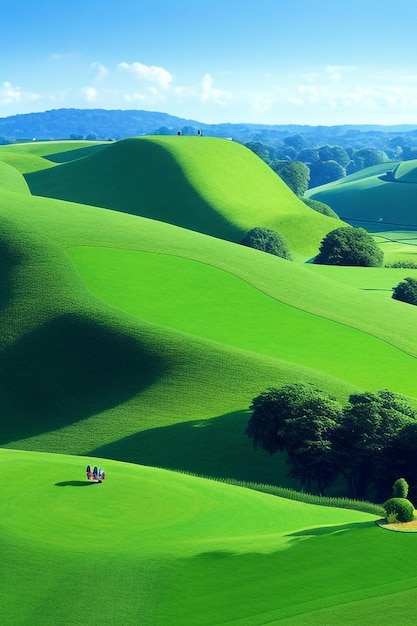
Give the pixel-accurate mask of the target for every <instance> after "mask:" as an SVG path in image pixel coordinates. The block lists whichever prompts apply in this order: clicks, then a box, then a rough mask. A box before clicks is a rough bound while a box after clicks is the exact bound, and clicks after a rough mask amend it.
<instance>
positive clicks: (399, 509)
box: [383, 498, 414, 522]
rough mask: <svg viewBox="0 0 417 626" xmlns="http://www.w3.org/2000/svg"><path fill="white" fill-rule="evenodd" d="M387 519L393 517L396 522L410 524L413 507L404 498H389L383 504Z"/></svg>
mask: <svg viewBox="0 0 417 626" xmlns="http://www.w3.org/2000/svg"><path fill="white" fill-rule="evenodd" d="M383 507H384V510H385V514H386V516H387V519H388V518H390V519H393V516H394V515H395V517H396V519H397V521H398V522H411V521H413V519H414V506H413V505H412V504H411V502H410V500H407V499H406V498H390V499H389V500H387V501H386V502H384V504H383Z"/></svg>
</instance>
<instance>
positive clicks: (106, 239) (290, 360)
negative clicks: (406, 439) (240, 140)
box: [0, 137, 417, 626]
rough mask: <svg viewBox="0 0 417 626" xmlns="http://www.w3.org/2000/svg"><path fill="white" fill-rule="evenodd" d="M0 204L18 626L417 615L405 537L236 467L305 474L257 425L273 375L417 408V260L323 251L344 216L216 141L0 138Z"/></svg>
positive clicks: (9, 595) (4, 525) (385, 620)
mask: <svg viewBox="0 0 417 626" xmlns="http://www.w3.org/2000/svg"><path fill="white" fill-rule="evenodd" d="M399 170H400V168H399V169H398V171H399ZM413 175H414V174H413V170H412V168H411V169H410V167H408V169H407V170H406V169H404V171H403V172H402V173H401V176H404V177H408V178H407V180H408V179H410V182H409V183H408V186H409V187H410V188H411V187H412V186H413V181H412V180H411V178H412V176H413ZM410 176H411V178H410ZM405 184H406V183H404V185H405ZM393 185H394V186H395V187H396V188H397V187H398V188H400V183H398V184H396V183H393ZM320 199H321V198H320ZM399 201H400V200H399ZM329 204H330V203H329ZM398 210H399V211H400V209H398ZM401 211H404V212H405V208H404V209H401ZM0 215H1V229H0V257H1V259H0V260H1V263H0V286H1V289H0V307H1V312H2V315H1V317H0V330H1V332H0V345H1V351H0V381H1V383H0V400H1V403H2V407H3V414H2V421H1V426H0V445H1V448H2V449H0V460H1V463H2V468H3V469H2V473H1V480H2V489H1V495H0V497H1V498H2V504H1V510H2V511H4V512H5V513H4V515H3V516H2V517H1V519H0V524H1V530H2V538H3V546H2V562H3V563H4V564H5V568H6V569H5V571H6V572H7V576H6V577H4V578H5V580H4V581H3V585H2V593H3V596H2V600H3V601H2V603H1V607H2V608H1V609H0V619H1V622H2V623H5V624H16V625H17V624H22V625H23V624H29V623H30V624H39V625H41V626H44V625H49V624H50V625H52V624H54V625H57V624H58V625H60V624H62V625H67V624H78V623H84V624H86V625H88V624H91V625H92V624H96V623H99V622H102V623H104V624H115V623H121V624H141V625H142V624H143V625H146V624H149V625H152V626H154V625H155V626H159V625H161V626H162V625H164V626H165V625H170V624H172V625H177V624H178V626H182V625H186V624H190V625H191V624H207V625H211V624H229V623H230V624H231V623H233V624H241V625H242V626H246V625H250V624H266V623H271V624H273V623H279V624H281V623H282V624H293V625H298V624H332V623H337V622H339V623H340V624H348V623H366V624H391V623H392V621H393V619H394V618H395V619H397V620H398V621H401V622H404V623H406V622H410V623H412V621H413V619H414V616H415V600H416V594H415V584H416V578H415V559H414V553H413V550H412V542H413V540H414V537H413V534H412V533H409V534H407V533H396V532H390V531H387V530H385V529H382V528H380V527H378V526H377V525H376V524H375V521H376V520H377V519H378V515H375V514H370V513H364V512H360V511H357V510H355V511H354V510H351V509H345V508H344V509H340V508H337V507H328V506H319V505H312V504H306V503H305V502H302V501H297V500H290V499H286V498H281V497H277V496H274V495H269V494H267V493H260V492H257V491H254V490H252V489H245V488H244V487H240V486H236V485H232V484H224V483H223V482H222V481H224V480H225V479H234V480H235V481H238V482H239V484H240V483H241V484H244V483H245V482H247V483H262V484H270V485H279V486H282V487H288V488H292V489H294V490H299V489H300V485H299V483H298V481H297V480H295V479H292V478H290V477H289V476H288V469H289V468H288V465H287V464H286V463H285V458H284V457H283V455H280V454H276V455H273V456H270V455H268V454H266V453H265V452H262V451H261V450H254V449H253V447H252V445H251V442H250V441H249V440H248V438H247V437H246V436H245V428H246V424H247V421H248V419H249V410H248V407H249V405H250V403H251V401H252V399H253V398H254V397H255V396H256V395H257V394H259V393H260V392H261V391H263V390H265V389H266V388H268V387H270V386H279V385H282V384H286V383H292V382H302V381H303V382H312V383H314V384H316V385H318V386H320V387H321V388H322V389H323V390H325V391H327V392H329V393H331V394H332V395H334V396H335V397H336V398H337V399H339V400H340V401H346V400H347V398H348V396H349V394H350V393H353V392H356V391H377V390H379V389H384V388H388V389H390V390H392V391H395V392H398V393H402V394H404V395H405V396H407V398H408V400H409V401H410V403H411V404H413V405H414V406H417V383H416V381H417V340H416V332H415V331H416V327H417V308H416V307H413V306H411V305H407V304H405V303H402V302H399V301H395V300H393V299H392V298H391V294H392V289H393V287H395V286H396V285H397V284H398V282H400V280H402V279H403V278H405V277H406V276H410V275H411V276H417V270H410V269H398V268H397V269H394V268H385V267H384V268H347V267H340V268H337V267H326V266H315V265H314V264H312V263H308V262H307V261H309V260H310V259H311V258H313V257H314V256H315V255H316V254H317V252H318V247H319V244H320V241H321V239H322V238H323V236H325V234H326V233H327V232H329V231H331V230H333V229H334V228H336V227H338V226H339V225H340V222H339V221H336V220H335V219H332V218H329V217H326V216H323V215H321V214H319V213H317V212H315V211H313V210H312V209H309V208H308V207H306V205H305V204H304V203H302V202H301V201H300V200H299V199H298V198H297V197H296V196H295V195H293V194H292V192H291V191H290V190H289V189H288V188H287V187H286V185H284V183H283V182H282V181H281V180H280V179H279V178H278V177H277V176H276V174H274V173H273V172H272V170H270V169H269V168H268V167H267V166H266V165H265V164H264V163H263V162H262V161H261V160H260V159H258V157H256V156H255V155H254V154H253V153H252V152H251V151H249V150H247V149H246V148H244V147H243V146H240V145H238V144H235V143H234V142H231V141H227V140H220V139H219V140H217V139H213V138H209V137H207V138H206V137H204V138H195V137H194V138H193V137H143V138H137V139H130V140H124V141H120V142H116V143H105V142H103V143H95V142H39V143H38V142H33V143H31V144H20V145H17V144H16V145H12V146H4V148H3V147H2V148H0ZM410 215H411V213H410ZM409 221H411V218H410V220H409ZM256 226H265V227H268V228H274V229H276V230H278V231H280V232H282V233H283V234H284V235H285V237H286V239H287V241H288V243H289V246H290V249H291V253H292V256H293V258H294V259H295V260H294V262H289V261H285V260H283V259H280V258H278V257H274V256H272V255H268V254H265V253H262V252H259V251H257V250H253V249H250V248H245V247H244V246H241V245H239V241H240V240H241V239H242V237H243V235H244V234H245V233H246V232H247V230H249V229H251V228H253V227H256ZM373 234H374V236H375V237H376V241H377V242H378V245H380V246H381V247H382V248H383V249H384V251H385V249H388V248H389V254H387V256H388V257H389V259H390V262H391V261H392V262H395V261H397V260H409V261H410V260H412V259H413V254H414V252H413V250H415V239H414V237H415V233H414V234H413V230H412V229H408V227H406V226H402V227H401V229H399V230H391V231H388V230H387V231H385V230H384V229H383V228H381V227H380V226H379V230H378V231H375V232H373ZM87 462H90V463H93V464H97V465H101V466H102V467H104V468H105V469H106V471H107V478H106V481H105V482H104V483H103V484H100V485H96V484H92V483H89V482H88V481H86V479H85V473H84V470H85V465H86V463H87ZM202 476H205V477H206V478H202ZM210 478H211V479H218V480H209V479H210ZM84 487H85V488H84ZM344 490H345V486H344V484H343V481H340V482H339V483H338V484H337V485H334V486H333V487H332V489H331V490H329V495H330V496H336V495H342V496H343V495H345V491H344ZM300 498H301V499H302V494H301V495H300Z"/></svg>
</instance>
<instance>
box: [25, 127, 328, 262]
mask: <svg viewBox="0 0 417 626" xmlns="http://www.w3.org/2000/svg"><path fill="white" fill-rule="evenodd" d="M27 180H28V182H29V185H30V187H31V190H32V192H33V193H35V194H37V195H43V196H51V197H56V198H61V199H65V200H71V201H74V202H82V203H85V204H90V205H94V206H101V207H106V208H111V209H116V210H118V211H124V212H128V213H132V214H135V215H142V216H144V217H150V218H152V219H158V220H161V221H164V222H169V223H172V224H175V225H178V226H183V227H185V228H188V229H191V230H194V231H198V232H202V233H206V234H209V235H214V236H216V237H220V238H222V239H227V240H231V241H240V240H241V239H242V238H243V236H244V234H245V233H246V232H247V231H248V230H250V229H251V228H254V227H255V226H267V227H271V228H274V229H276V230H278V231H280V232H282V234H284V235H285V237H286V239H287V241H288V244H289V246H290V247H291V249H292V250H293V252H294V253H295V254H296V255H297V254H298V255H300V256H301V257H303V258H304V259H305V258H309V257H311V256H314V255H315V254H316V253H317V249H318V245H319V243H320V241H321V239H322V238H323V237H324V235H325V234H326V233H327V232H328V231H329V230H332V229H333V228H334V220H332V219H331V218H328V217H325V216H323V215H320V214H318V213H316V212H315V211H313V210H311V209H309V208H307V207H306V205H305V204H304V203H303V202H301V201H300V200H298V198H297V197H296V196H295V195H294V194H293V193H292V192H291V191H290V190H289V188H288V187H287V186H286V185H285V184H284V183H283V182H282V181H281V180H280V179H279V177H277V176H276V174H275V173H274V172H273V171H272V170H271V169H270V168H269V167H268V166H267V165H265V163H263V161H262V160H261V159H259V158H258V157H257V156H256V155H254V154H253V153H252V152H251V151H250V150H248V149H247V148H244V147H243V146H241V145H239V144H235V143H234V142H230V141H226V140H221V139H213V138H197V137H180V138H179V137H146V138H139V139H127V140H123V141H120V142H117V143H115V144H113V145H110V146H108V147H107V148H106V149H104V150H101V151H100V152H98V153H96V154H94V155H93V156H91V157H90V158H87V159H82V160H77V161H74V162H71V163H68V164H66V165H62V166H60V167H56V168H53V169H50V170H44V171H40V172H35V173H33V174H29V175H28V176H27Z"/></svg>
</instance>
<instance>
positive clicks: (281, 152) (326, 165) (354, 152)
mask: <svg viewBox="0 0 417 626" xmlns="http://www.w3.org/2000/svg"><path fill="white" fill-rule="evenodd" d="M345 143H346V144H348V143H349V141H348V140H347V141H346V142H345ZM394 143H395V142H394ZM245 145H246V147H247V148H249V149H250V150H252V151H253V152H255V154H257V155H258V156H259V157H260V158H261V159H262V160H263V161H265V163H267V164H268V165H269V166H270V167H272V169H273V170H274V171H275V172H277V174H278V175H279V176H280V177H281V178H282V179H283V180H284V181H285V182H286V183H287V185H288V186H289V187H291V188H293V187H292V181H293V178H294V174H293V172H292V171H291V169H290V168H288V164H293V163H294V164H297V165H296V168H298V169H300V168H299V166H300V165H303V166H304V168H305V173H303V176H305V177H306V178H307V187H306V189H307V188H310V189H311V188H313V187H318V186H319V185H325V184H327V183H331V182H333V181H335V180H338V179H339V178H343V177H345V176H346V175H348V174H353V173H354V172H357V171H359V170H361V169H364V168H366V167H371V166H373V165H378V164H379V163H385V162H389V161H390V160H402V159H403V160H407V159H413V158H414V159H415V158H417V151H414V150H413V149H408V151H407V147H406V145H404V147H403V146H400V145H398V146H394V144H392V145H391V144H390V143H389V144H386V145H385V144H384V148H385V149H384V150H383V149H379V148H376V147H371V146H367V145H364V146H362V147H358V148H353V147H351V146H349V145H346V146H345V147H344V146H342V145H330V144H321V145H320V144H319V145H317V144H314V145H311V143H309V140H308V139H306V138H305V137H304V136H302V135H300V134H296V135H290V136H287V137H285V138H284V139H283V140H282V142H281V143H279V144H275V145H266V144H265V143H262V142H261V141H248V142H247V143H246V144H245ZM285 164H287V167H286V166H285ZM297 176H298V173H297ZM303 184H304V183H303ZM297 185H298V183H297ZM306 189H305V190H306ZM295 193H297V195H302V194H301V193H298V192H295ZM303 193H304V192H303Z"/></svg>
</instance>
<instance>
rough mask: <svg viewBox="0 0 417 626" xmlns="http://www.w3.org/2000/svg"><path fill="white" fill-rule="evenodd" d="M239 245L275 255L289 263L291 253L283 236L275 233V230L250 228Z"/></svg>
mask: <svg viewBox="0 0 417 626" xmlns="http://www.w3.org/2000/svg"><path fill="white" fill-rule="evenodd" d="M241 243H242V245H243V246H248V247H249V248H255V249H256V250H262V252H268V253H269V254H275V256H279V257H281V258H282V259H287V261H291V253H290V251H289V248H288V245H287V241H286V239H285V237H284V235H281V233H277V232H276V231H275V230H270V229H269V228H252V230H250V231H249V232H248V233H246V235H245V236H244V238H243V239H242V241H241Z"/></svg>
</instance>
